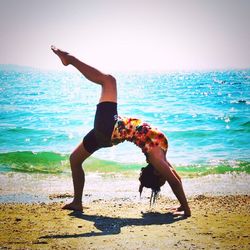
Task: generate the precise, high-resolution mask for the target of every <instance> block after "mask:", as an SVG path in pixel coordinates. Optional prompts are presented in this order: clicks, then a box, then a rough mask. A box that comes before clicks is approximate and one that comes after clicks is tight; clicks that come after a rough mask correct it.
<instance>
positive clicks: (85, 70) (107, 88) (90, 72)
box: [51, 46, 117, 102]
mask: <svg viewBox="0 0 250 250" xmlns="http://www.w3.org/2000/svg"><path fill="white" fill-rule="evenodd" d="M51 49H52V51H53V52H54V53H55V54H56V55H57V56H58V57H59V58H60V59H61V61H62V63H63V65H65V66H67V65H69V64H71V65H72V66H74V67H75V68H76V69H78V70H79V71H80V72H81V73H82V74H83V75H84V76H85V77H86V78H87V79H88V80H90V81H91V82H94V83H97V84H100V85H101V86H102V93H101V97H100V100H99V102H105V101H109V102H117V89H116V80H115V78H114V77H112V76H111V75H106V74H103V73H102V72H100V71H99V70H97V69H95V68H93V67H92V66H89V65H87V64H85V63H83V62H82V61H80V60H79V59H77V58H76V57H74V56H72V55H70V54H69V53H67V52H65V51H62V50H59V49H57V48H56V47H54V46H51Z"/></svg>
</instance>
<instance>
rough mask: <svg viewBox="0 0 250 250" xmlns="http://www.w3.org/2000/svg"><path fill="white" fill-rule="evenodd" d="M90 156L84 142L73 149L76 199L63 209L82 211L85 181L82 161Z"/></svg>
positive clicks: (72, 165)
mask: <svg viewBox="0 0 250 250" xmlns="http://www.w3.org/2000/svg"><path fill="white" fill-rule="evenodd" d="M89 156H90V154H89V153H88V152H87V151H86V150H85V148H84V146H83V143H80V144H79V146H78V147H77V148H76V149H75V150H74V151H73V153H72V154H71V155H70V166H71V171H72V179H73V186H74V199H73V201H72V202H71V203H69V204H66V205H65V206H63V207H62V208H63V209H69V210H78V211H82V210H83V208H82V193H83V188H84V183H85V173H84V170H83V168H82V163H83V162H84V161H85V160H86V159H87V158H88V157H89Z"/></svg>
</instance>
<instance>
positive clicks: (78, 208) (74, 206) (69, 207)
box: [62, 202, 83, 212]
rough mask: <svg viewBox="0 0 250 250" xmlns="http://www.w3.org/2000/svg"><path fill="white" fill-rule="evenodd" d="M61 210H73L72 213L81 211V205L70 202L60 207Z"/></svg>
mask: <svg viewBox="0 0 250 250" xmlns="http://www.w3.org/2000/svg"><path fill="white" fill-rule="evenodd" d="M62 209H67V210H74V211H81V212H82V211H83V207H82V203H75V202H71V203H69V204H66V205H64V206H63V207H62Z"/></svg>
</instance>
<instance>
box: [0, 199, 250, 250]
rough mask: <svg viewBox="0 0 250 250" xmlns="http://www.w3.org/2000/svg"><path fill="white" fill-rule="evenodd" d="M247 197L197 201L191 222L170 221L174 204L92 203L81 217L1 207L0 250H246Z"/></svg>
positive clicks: (55, 206)
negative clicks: (152, 205) (151, 205)
mask: <svg viewBox="0 0 250 250" xmlns="http://www.w3.org/2000/svg"><path fill="white" fill-rule="evenodd" d="M249 204H250V197H249V196H243V195H242V196H219V197H206V196H198V197H196V198H192V199H191V200H190V205H191V208H192V212H193V215H192V217H191V218H188V219H184V218H182V217H173V216H172V214H171V212H170V209H167V207H168V206H175V205H176V203H175V202H174V201H173V200H170V199H166V198H164V197H161V198H160V200H159V201H158V203H157V206H155V207H154V208H151V209H149V208H148V206H147V204H145V202H143V203H139V204H138V203H136V202H133V201H132V200H129V201H128V200H126V199H113V200H110V201H105V200H96V201H93V202H91V203H89V204H88V205H87V206H85V207H84V213H80V212H71V211H65V210H61V209H60V207H61V205H62V204H61V203H59V202H57V203H50V204H45V203H36V204H18V203H16V204H1V205H0V211H1V229H0V230H1V234H0V244H1V249H249V247H250V237H249V235H250V234H249V233H250V226H249V220H250V207H249Z"/></svg>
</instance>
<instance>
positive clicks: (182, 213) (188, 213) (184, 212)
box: [173, 209, 191, 218]
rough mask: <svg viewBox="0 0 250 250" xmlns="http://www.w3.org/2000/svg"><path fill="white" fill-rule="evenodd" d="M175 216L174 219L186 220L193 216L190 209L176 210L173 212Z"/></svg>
mask: <svg viewBox="0 0 250 250" xmlns="http://www.w3.org/2000/svg"><path fill="white" fill-rule="evenodd" d="M173 216H174V217H177V216H184V217H185V218H187V217H190V216H191V211H190V209H188V210H184V209H182V210H175V211H173Z"/></svg>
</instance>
